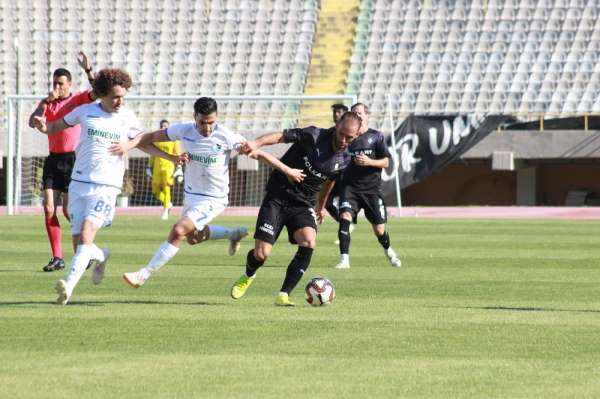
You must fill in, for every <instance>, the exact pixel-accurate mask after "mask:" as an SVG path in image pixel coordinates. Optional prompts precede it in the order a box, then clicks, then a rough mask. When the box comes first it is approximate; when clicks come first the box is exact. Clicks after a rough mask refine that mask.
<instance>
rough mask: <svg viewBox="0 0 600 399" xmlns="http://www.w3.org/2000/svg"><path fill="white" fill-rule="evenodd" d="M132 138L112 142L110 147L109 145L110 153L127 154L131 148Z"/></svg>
mask: <svg viewBox="0 0 600 399" xmlns="http://www.w3.org/2000/svg"><path fill="white" fill-rule="evenodd" d="M131 141H132V140H127V141H116V142H114V143H112V145H111V146H110V147H108V153H109V154H111V155H120V156H123V155H125V154H127V151H129V150H130V149H131V147H130V143H131Z"/></svg>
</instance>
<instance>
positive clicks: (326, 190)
mask: <svg viewBox="0 0 600 399" xmlns="http://www.w3.org/2000/svg"><path fill="white" fill-rule="evenodd" d="M333 186H335V181H333V180H327V181H326V182H325V183H324V184H323V186H322V187H321V191H319V194H318V195H317V206H316V207H315V213H316V214H317V222H319V224H321V223H323V220H324V219H325V204H326V203H327V198H328V197H329V194H331V191H332V190H333Z"/></svg>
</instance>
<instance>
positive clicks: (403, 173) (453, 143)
mask: <svg viewBox="0 0 600 399" xmlns="http://www.w3.org/2000/svg"><path fill="white" fill-rule="evenodd" d="M512 122H514V118H513V117H512V116H509V115H476V114H468V115H440V116H414V115H411V116H409V117H408V118H407V119H405V120H404V122H402V124H401V125H400V126H399V127H398V128H397V129H396V131H395V132H394V138H395V146H394V144H393V142H392V139H391V137H388V139H387V144H388V148H389V149H390V154H391V155H392V162H391V163H390V167H389V168H387V169H386V170H384V171H383V173H382V176H381V177H382V180H383V187H382V188H383V190H382V191H383V193H384V195H385V194H391V193H393V192H395V183H394V179H395V175H396V173H398V176H399V180H400V187H401V188H405V187H408V186H410V185H411V184H413V183H416V182H418V181H420V180H422V179H423V178H425V177H427V176H429V175H431V174H432V173H434V172H436V171H438V170H440V169H442V168H444V167H445V166H446V165H448V164H450V163H451V162H452V161H454V160H455V159H457V158H458V157H460V156H461V155H462V154H464V153H465V152H466V151H467V150H468V149H469V148H471V147H473V146H474V145H475V144H477V143H478V142H479V141H481V140H482V139H483V138H484V137H485V136H487V135H488V134H490V132H492V131H494V130H496V129H497V128H498V126H500V125H503V124H506V123H512Z"/></svg>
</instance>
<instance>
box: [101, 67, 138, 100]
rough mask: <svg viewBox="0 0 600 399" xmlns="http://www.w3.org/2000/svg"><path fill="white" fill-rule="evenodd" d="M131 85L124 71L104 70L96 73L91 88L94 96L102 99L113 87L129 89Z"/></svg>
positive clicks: (117, 69) (115, 69) (129, 78)
mask: <svg viewBox="0 0 600 399" xmlns="http://www.w3.org/2000/svg"><path fill="white" fill-rule="evenodd" d="M132 84H133V82H132V81H131V76H129V74H128V73H127V71H125V70H124V69H119V68H104V69H101V70H100V71H98V73H97V74H96V77H95V78H94V82H93V84H92V86H93V89H94V94H95V95H96V96H98V97H104V96H106V95H108V93H110V91H111V90H112V88H113V87H115V86H121V87H122V88H124V89H129V88H130V87H131V85H132Z"/></svg>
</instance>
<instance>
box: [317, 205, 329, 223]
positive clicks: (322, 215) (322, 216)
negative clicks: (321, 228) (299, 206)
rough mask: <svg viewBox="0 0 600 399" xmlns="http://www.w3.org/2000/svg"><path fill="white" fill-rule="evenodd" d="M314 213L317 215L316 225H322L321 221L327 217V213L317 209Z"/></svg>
mask: <svg viewBox="0 0 600 399" xmlns="http://www.w3.org/2000/svg"><path fill="white" fill-rule="evenodd" d="M315 213H316V214H317V223H319V224H323V221H324V220H325V216H327V213H326V212H325V208H321V209H317V211H316V212H315Z"/></svg>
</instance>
